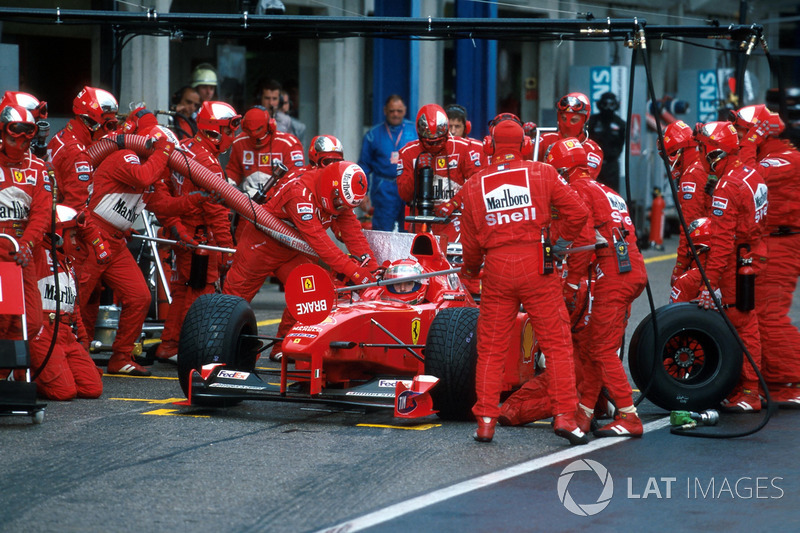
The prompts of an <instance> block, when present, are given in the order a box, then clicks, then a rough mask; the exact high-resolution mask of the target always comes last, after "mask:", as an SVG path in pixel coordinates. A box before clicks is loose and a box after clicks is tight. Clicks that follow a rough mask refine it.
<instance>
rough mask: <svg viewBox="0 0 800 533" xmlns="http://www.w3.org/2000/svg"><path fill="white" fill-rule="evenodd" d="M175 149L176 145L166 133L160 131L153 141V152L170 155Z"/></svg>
mask: <svg viewBox="0 0 800 533" xmlns="http://www.w3.org/2000/svg"><path fill="white" fill-rule="evenodd" d="M173 150H175V145H174V144H172V143H171V142H169V139H167V136H166V135H164V134H163V133H158V134H157V136H156V137H155V142H154V143H153V153H157V152H164V155H165V156H167V157H169V154H171V153H172V151H173Z"/></svg>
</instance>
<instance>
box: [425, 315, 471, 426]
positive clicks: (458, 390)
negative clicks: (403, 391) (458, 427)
mask: <svg viewBox="0 0 800 533" xmlns="http://www.w3.org/2000/svg"><path fill="white" fill-rule="evenodd" d="M477 325H478V309H477V308H475V307H451V308H447V309H442V310H441V311H439V314H437V315H436V318H434V319H433V322H432V323H431V327H430V329H429V330H428V339H427V341H426V346H425V373H426V374H430V375H432V376H436V377H437V378H439V383H437V384H436V386H435V387H433V389H431V398H432V399H433V408H434V409H437V410H438V411H439V417H440V418H443V419H445V420H473V419H474V417H473V415H472V406H473V405H475V401H476V396H475V364H476V362H477V360H478V349H477V337H478V335H477Z"/></svg>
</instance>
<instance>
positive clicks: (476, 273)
mask: <svg viewBox="0 0 800 533" xmlns="http://www.w3.org/2000/svg"><path fill="white" fill-rule="evenodd" d="M461 277H462V278H465V279H478V278H480V277H481V271H480V269H478V270H472V269H471V268H469V267H468V266H467V265H461Z"/></svg>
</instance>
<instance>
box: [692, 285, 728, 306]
mask: <svg viewBox="0 0 800 533" xmlns="http://www.w3.org/2000/svg"><path fill="white" fill-rule="evenodd" d="M714 294H715V295H716V296H717V299H718V300H720V301H722V292H720V290H719V289H716V290H715V291H714ZM697 306H698V307H702V308H703V309H716V308H717V306H716V304H714V299H713V298H712V297H711V293H710V292H708V290H706V289H703V290H702V291H700V299H699V300H698V301H697Z"/></svg>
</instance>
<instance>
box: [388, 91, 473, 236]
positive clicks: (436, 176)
mask: <svg viewBox="0 0 800 533" xmlns="http://www.w3.org/2000/svg"><path fill="white" fill-rule="evenodd" d="M416 127H417V135H418V137H419V139H418V140H416V141H411V142H410V143H408V144H406V145H405V146H404V147H403V149H402V150H400V160H399V162H398V163H397V191H398V193H399V194H400V198H402V199H403V201H404V202H406V203H407V204H408V205H409V206H410V207H411V213H412V214H419V212H418V211H419V207H418V206H415V205H413V204H414V202H415V200H417V199H418V198H419V197H420V195H421V194H422V192H423V191H420V190H418V189H419V186H418V180H417V177H416V174H417V170H418V168H417V163H418V161H420V156H422V155H423V154H426V155H428V156H430V157H431V158H432V161H431V163H432V166H433V169H432V170H433V202H434V213H435V215H436V216H439V217H447V216H450V215H451V214H452V213H453V211H455V210H457V209H460V208H461V195H460V194H459V192H460V191H461V187H463V185H464V183H465V182H466V181H467V180H468V179H469V178H470V176H472V175H473V174H475V173H476V172H478V171H479V170H480V169H481V161H480V155H479V154H478V153H476V152H475V150H474V149H473V148H472V144H471V143H470V142H469V141H467V140H465V139H463V138H460V137H453V136H452V135H450V134H449V132H448V120H447V113H445V111H444V109H442V107H441V106H439V105H436V104H427V105H424V106H422V107H421V108H420V110H419V113H417V122H416ZM460 224H461V221H460V220H459V217H454V218H453V220H452V221H451V222H449V223H446V224H433V225H432V228H431V230H432V232H433V233H434V234H436V235H446V236H447V238H448V240H449V241H451V242H455V241H456V240H457V238H458V234H459V232H460V229H459V228H460Z"/></svg>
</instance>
